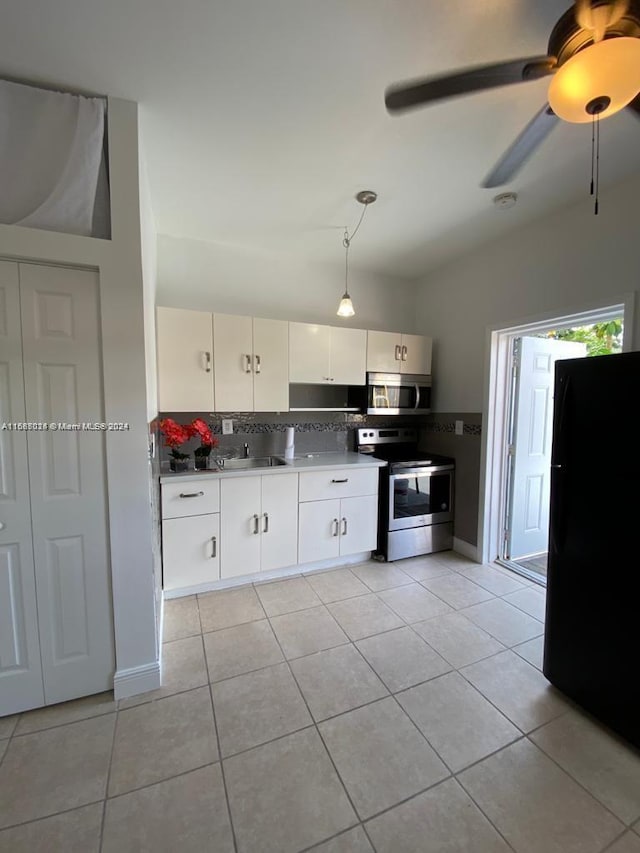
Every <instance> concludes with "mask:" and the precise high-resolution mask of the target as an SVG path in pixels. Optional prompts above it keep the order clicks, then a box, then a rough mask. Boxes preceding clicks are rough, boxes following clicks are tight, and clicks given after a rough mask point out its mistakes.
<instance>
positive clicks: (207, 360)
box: [204, 352, 211, 373]
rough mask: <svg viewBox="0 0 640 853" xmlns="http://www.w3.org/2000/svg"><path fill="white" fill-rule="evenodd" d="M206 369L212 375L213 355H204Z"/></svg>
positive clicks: (207, 353) (208, 353)
mask: <svg viewBox="0 0 640 853" xmlns="http://www.w3.org/2000/svg"><path fill="white" fill-rule="evenodd" d="M204 369H205V371H206V372H207V373H211V353H210V352H205V354H204Z"/></svg>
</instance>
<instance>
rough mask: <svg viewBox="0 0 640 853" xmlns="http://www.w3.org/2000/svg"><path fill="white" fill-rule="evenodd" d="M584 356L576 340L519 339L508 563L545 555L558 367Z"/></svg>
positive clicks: (547, 541)
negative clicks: (563, 361) (555, 382)
mask: <svg viewBox="0 0 640 853" xmlns="http://www.w3.org/2000/svg"><path fill="white" fill-rule="evenodd" d="M584 355H586V346H585V344H581V343H576V342H574V341H554V340H550V339H549V338H533V337H531V338H520V355H519V367H518V371H517V377H516V382H515V387H514V392H513V393H514V403H515V405H514V428H513V437H512V446H513V457H512V472H511V483H510V490H509V492H510V493H509V525H508V529H507V554H506V556H507V557H508V558H509V559H512V560H519V559H521V558H523V557H528V556H532V555H534V554H542V553H544V552H545V551H546V550H547V548H548V543H549V495H550V472H551V467H550V466H551V438H552V425H553V385H554V365H555V363H556V361H558V360H560V359H565V358H581V357H582V356H584Z"/></svg>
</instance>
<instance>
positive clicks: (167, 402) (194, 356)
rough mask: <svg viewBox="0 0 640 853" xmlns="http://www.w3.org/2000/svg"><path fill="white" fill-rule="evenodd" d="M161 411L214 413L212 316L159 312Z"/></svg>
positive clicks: (172, 310) (176, 310)
mask: <svg viewBox="0 0 640 853" xmlns="http://www.w3.org/2000/svg"><path fill="white" fill-rule="evenodd" d="M157 343H158V410H159V411H161V412H200V411H203V410H208V411H214V410H215V400H214V396H213V364H212V357H213V336H212V328H211V314H209V313H208V312H204V311H187V310H185V309H184V308H158V313H157Z"/></svg>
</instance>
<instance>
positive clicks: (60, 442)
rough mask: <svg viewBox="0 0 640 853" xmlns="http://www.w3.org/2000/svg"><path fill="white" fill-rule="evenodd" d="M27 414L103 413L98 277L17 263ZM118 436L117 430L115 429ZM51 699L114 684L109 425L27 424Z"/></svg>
mask: <svg viewBox="0 0 640 853" xmlns="http://www.w3.org/2000/svg"><path fill="white" fill-rule="evenodd" d="M20 296H21V308H22V330H23V331H22V344H23V354H24V378H25V389H26V394H25V397H26V414H27V420H29V421H36V422H42V421H44V422H49V423H51V422H60V421H62V422H66V423H77V422H101V421H104V419H105V418H104V413H103V400H102V391H101V389H102V371H101V367H100V346H99V340H100V334H99V325H98V276H97V274H96V273H95V272H90V271H88V270H79V269H64V268H62V267H45V266H37V265H30V264H21V265H20ZM114 444H115V437H114ZM27 445H28V454H29V483H30V494H31V514H32V522H33V545H34V556H35V568H36V590H37V601H38V622H39V627H40V650H41V658H42V671H43V678H44V692H45V700H46V702H47V704H50V703H53V702H62V701H65V700H67V699H73V698H75V697H77V696H84V695H88V694H91V693H98V692H101V691H103V690H110V689H111V687H112V686H113V670H114V641H113V624H112V617H111V609H112V607H111V604H112V602H111V576H110V567H109V547H108V533H107V531H108V528H107V505H106V475H105V433H104V432H93V431H82V432H79V431H66V430H64V431H61V430H58V431H56V432H51V431H47V432H29V433H27Z"/></svg>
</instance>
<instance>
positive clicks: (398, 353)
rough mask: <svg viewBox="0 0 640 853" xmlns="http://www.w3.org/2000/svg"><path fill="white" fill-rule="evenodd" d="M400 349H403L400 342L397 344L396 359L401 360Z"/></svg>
mask: <svg viewBox="0 0 640 853" xmlns="http://www.w3.org/2000/svg"><path fill="white" fill-rule="evenodd" d="M400 351H401V347H400V344H396V361H400Z"/></svg>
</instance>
